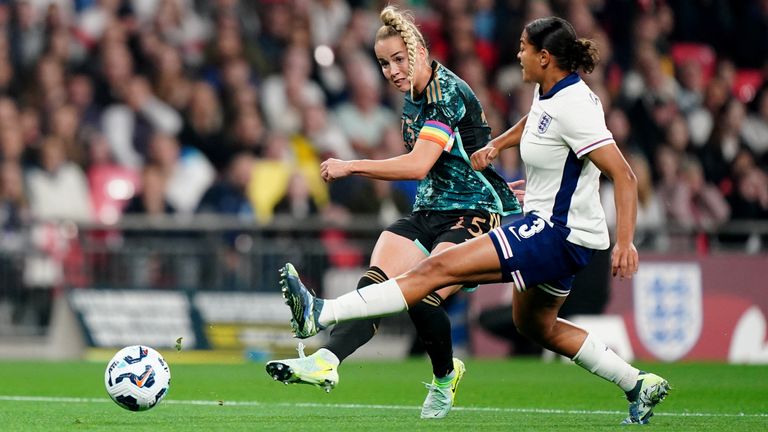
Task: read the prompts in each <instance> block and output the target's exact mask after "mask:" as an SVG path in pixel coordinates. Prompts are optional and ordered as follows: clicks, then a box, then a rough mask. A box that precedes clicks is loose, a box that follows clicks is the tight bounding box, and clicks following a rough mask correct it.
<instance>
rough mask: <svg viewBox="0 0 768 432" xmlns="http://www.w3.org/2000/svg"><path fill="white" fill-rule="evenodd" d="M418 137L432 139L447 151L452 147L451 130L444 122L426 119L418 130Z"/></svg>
mask: <svg viewBox="0 0 768 432" xmlns="http://www.w3.org/2000/svg"><path fill="white" fill-rule="evenodd" d="M419 139H423V140H427V141H432V142H433V143H435V144H437V145H439V146H440V147H442V148H443V150H445V151H447V152H449V151H451V147H453V130H452V129H451V127H450V126H448V125H447V124H445V123H441V122H439V121H437V120H427V121H426V122H424V126H423V127H422V128H421V132H419Z"/></svg>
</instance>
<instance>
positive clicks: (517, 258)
mask: <svg viewBox="0 0 768 432" xmlns="http://www.w3.org/2000/svg"><path fill="white" fill-rule="evenodd" d="M517 57H518V59H519V60H520V65H521V66H522V69H523V79H524V80H525V81H528V82H534V83H536V90H535V94H534V101H533V104H532V105H531V109H530V111H529V113H528V115H527V120H526V123H525V128H524V130H523V133H522V137H521V139H520V140H519V144H520V154H521V156H522V159H523V161H524V162H525V166H526V179H527V188H526V194H525V208H524V210H525V213H526V215H525V217H523V218H522V219H520V220H518V221H515V222H512V223H510V224H507V225H505V226H503V227H500V228H496V229H494V230H492V231H491V232H490V233H489V234H487V235H482V236H479V237H477V238H475V239H472V240H470V241H468V242H466V243H461V244H458V245H456V246H453V247H451V248H448V249H444V250H442V251H441V252H440V253H437V254H433V255H432V256H431V257H429V258H428V259H426V260H424V261H422V262H420V263H419V264H418V265H417V266H416V267H414V268H413V269H412V270H410V271H408V272H406V273H405V274H404V275H402V276H399V277H397V278H395V279H391V280H388V281H386V282H384V283H379V284H376V285H371V286H368V287H365V288H362V289H360V290H358V291H357V292H354V293H350V294H346V295H343V296H341V297H339V298H337V299H334V300H322V299H318V298H315V297H314V296H313V295H312V294H311V293H310V292H309V291H307V290H306V289H305V288H304V287H303V285H302V284H301V281H300V280H299V278H298V274H297V273H296V270H295V269H294V268H293V266H291V265H290V264H287V265H286V266H285V267H284V269H283V276H282V278H281V284H282V286H283V293H284V296H285V298H286V300H287V303H288V305H289V306H291V310H292V313H293V319H292V322H291V324H292V326H293V329H294V332H295V334H296V336H297V337H308V336H310V335H312V334H315V333H316V332H317V331H318V330H319V329H322V328H324V327H325V326H328V325H330V324H333V323H337V322H342V321H346V320H350V319H356V318H359V317H371V316H382V315H387V314H392V313H396V312H399V311H402V310H405V309H407V308H408V307H409V306H411V305H415V304H417V303H418V302H419V300H420V299H422V298H424V297H425V296H427V295H428V294H430V293H432V292H433V291H435V290H438V289H440V288H442V287H445V286H451V285H455V284H461V283H468V282H472V283H489V282H499V281H504V282H513V283H514V284H515V286H516V289H517V292H516V293H515V296H514V299H513V308H512V311H513V317H514V321H515V325H516V326H517V328H518V329H519V330H520V331H521V332H522V333H523V334H525V335H526V336H528V337H529V338H530V339H532V340H534V341H535V342H537V343H539V344H540V345H542V346H543V347H545V348H547V349H549V350H551V351H554V352H556V353H558V354H561V355H563V356H566V357H568V358H571V359H573V361H574V362H575V363H576V364H578V365H579V366H581V367H583V368H584V369H587V370H588V371H590V372H592V373H593V374H595V375H597V376H599V377H602V378H604V379H606V380H608V381H611V382H613V383H615V384H617V385H618V386H619V387H621V389H622V390H624V391H625V392H626V396H627V399H628V400H629V416H628V417H627V418H626V419H625V420H624V423H647V422H648V419H649V418H650V417H651V415H653V408H654V407H655V406H656V404H658V403H659V402H661V401H662V400H663V399H664V397H665V396H666V395H667V393H668V391H669V384H668V383H667V381H666V380H664V379H663V378H661V377H659V376H657V375H654V374H651V373H646V372H642V371H639V370H638V369H636V368H634V367H632V366H631V365H629V364H628V363H627V362H625V361H624V360H622V359H621V358H619V356H617V355H616V354H615V353H614V352H613V351H612V350H611V349H609V348H608V347H607V346H606V345H605V344H604V343H603V342H601V341H600V340H598V339H597V337H595V336H594V335H591V334H589V333H588V332H586V331H585V330H584V329H582V328H579V327H576V326H575V325H574V324H572V323H570V322H568V321H566V320H563V319H561V318H558V317H557V312H558V310H559V309H560V307H561V306H562V304H563V302H564V301H565V298H566V296H567V295H568V293H569V291H570V288H571V281H572V280H573V276H574V274H575V273H576V272H577V271H578V270H579V269H581V268H583V267H584V266H585V265H586V264H587V262H588V261H589V259H590V258H591V256H592V255H593V253H594V251H595V250H601V249H607V248H608V247H609V246H610V244H609V238H608V228H607V225H606V223H605V217H604V214H603V209H602V207H601V205H600V198H599V195H598V183H599V175H600V172H601V171H602V173H603V174H605V175H606V176H608V177H609V178H611V179H612V180H613V182H614V186H615V192H614V200H615V203H616V212H617V221H616V224H617V229H616V245H615V246H614V248H613V251H612V255H611V261H612V263H611V266H612V272H613V275H614V276H619V277H621V278H624V277H627V278H629V277H632V275H633V274H634V273H635V272H636V271H637V266H638V255H637V250H636V249H635V246H634V245H633V243H632V241H633V236H634V230H635V214H636V211H637V180H636V179H635V175H634V173H633V172H632V170H631V168H630V167H629V165H628V164H627V162H626V160H625V159H624V157H623V156H622V155H621V153H620V152H619V149H618V147H617V146H616V144H615V143H614V141H613V137H612V135H611V133H610V132H609V131H608V129H607V128H606V126H605V120H604V115H603V109H602V106H601V104H600V100H599V99H598V98H597V97H596V96H595V95H594V93H592V92H591V91H590V90H589V88H588V87H587V85H586V84H584V82H583V81H582V80H581V79H580V78H579V75H578V74H577V73H576V71H577V70H578V69H583V70H584V72H587V73H588V72H591V71H592V70H593V68H594V66H595V64H596V62H597V60H598V53H597V49H596V47H595V46H594V43H593V42H591V41H588V40H585V39H577V38H576V34H575V32H574V30H573V27H572V26H571V25H570V23H568V22H567V21H565V20H563V19H560V18H555V17H548V18H541V19H537V20H535V21H533V22H531V23H529V24H528V25H526V26H525V29H524V31H523V32H522V36H521V38H520V51H519V52H518V55H517ZM517 137H518V135H517V134H516V133H513V131H508V132H506V133H505V134H503V135H502V136H500V137H499V138H497V139H496V140H494V141H492V142H491V143H490V144H489V146H486V147H485V148H484V149H481V150H480V151H478V152H477V153H475V154H474V155H473V157H472V162H473V165H474V166H475V167H476V168H478V169H481V168H483V167H485V166H487V164H488V162H489V161H491V160H493V159H494V158H495V157H496V155H497V154H498V151H499V150H502V149H503V148H505V147H509V146H511V145H516V144H518V139H517Z"/></svg>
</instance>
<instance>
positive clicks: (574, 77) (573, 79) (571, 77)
mask: <svg viewBox="0 0 768 432" xmlns="http://www.w3.org/2000/svg"><path fill="white" fill-rule="evenodd" d="M579 81H581V78H579V74H577V73H576V72H571V73H570V74H568V75H567V76H566V77H565V78H563V79H561V80H560V81H558V82H556V83H555V85H553V86H552V88H551V89H549V91H548V92H547V94H545V95H541V96H539V100H545V99H549V98H551V97H552V96H554V95H555V93H557V92H559V91H560V90H562V89H564V88H566V87H568V86H570V85H573V84H576V83H577V82H579Z"/></svg>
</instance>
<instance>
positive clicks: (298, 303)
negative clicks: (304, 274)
mask: <svg viewBox="0 0 768 432" xmlns="http://www.w3.org/2000/svg"><path fill="white" fill-rule="evenodd" d="M280 288H281V290H282V292H283V298H285V304H287V305H288V307H289V308H291V315H293V318H291V327H292V328H293V336H294V337H297V338H299V339H305V338H308V337H311V336H314V335H316V334H317V333H318V332H319V331H320V330H322V329H323V328H324V327H323V326H321V325H320V323H319V322H318V318H319V316H320V311H321V310H322V309H323V300H322V299H319V298H317V297H315V295H314V293H312V292H311V291H310V290H308V289H307V287H305V286H304V284H303V283H301V279H299V273H298V272H297V271H296V269H295V268H294V267H293V264H291V263H287V264H285V266H283V268H282V269H280Z"/></svg>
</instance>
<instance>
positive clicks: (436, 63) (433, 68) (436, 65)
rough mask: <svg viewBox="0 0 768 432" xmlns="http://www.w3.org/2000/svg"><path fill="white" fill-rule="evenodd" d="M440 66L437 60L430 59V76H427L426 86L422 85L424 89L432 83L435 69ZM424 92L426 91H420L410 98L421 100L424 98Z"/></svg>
mask: <svg viewBox="0 0 768 432" xmlns="http://www.w3.org/2000/svg"><path fill="white" fill-rule="evenodd" d="M441 66H442V65H441V64H440V63H439V62H438V61H437V60H432V64H430V67H431V68H432V76H431V77H429V81H427V86H426V87H424V89H425V90H426V89H428V88H429V85H430V84H432V81H434V80H436V79H437V71H438V69H440V67H441ZM425 93H426V91H422V92H421V93H419V94H417V95H414V97H413V98H412V99H413V101H414V102H416V101H421V100H422V99H424V94H425Z"/></svg>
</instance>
